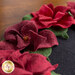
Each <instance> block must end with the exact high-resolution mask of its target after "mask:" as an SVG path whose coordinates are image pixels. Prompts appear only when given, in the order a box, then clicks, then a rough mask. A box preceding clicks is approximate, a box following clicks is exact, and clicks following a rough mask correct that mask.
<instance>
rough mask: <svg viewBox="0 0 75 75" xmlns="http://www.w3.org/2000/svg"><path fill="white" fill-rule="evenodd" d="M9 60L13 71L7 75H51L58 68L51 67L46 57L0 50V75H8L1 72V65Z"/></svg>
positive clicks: (55, 66)
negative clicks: (12, 65)
mask: <svg viewBox="0 0 75 75" xmlns="http://www.w3.org/2000/svg"><path fill="white" fill-rule="evenodd" d="M6 60H11V61H12V62H13V63H14V65H15V69H14V71H13V72H12V73H10V74H9V75H51V71H53V70H55V69H56V68H57V66H58V64H56V65H54V66H53V65H51V63H50V62H48V61H47V60H46V57H45V56H43V55H40V54H33V53H31V54H30V53H28V52H25V53H23V54H21V53H20V52H19V51H18V50H17V51H14V50H0V75H8V74H6V73H4V72H3V71H2V68H1V66H2V63H3V62H4V61H6Z"/></svg>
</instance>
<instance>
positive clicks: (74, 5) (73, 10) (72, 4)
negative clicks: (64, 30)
mask: <svg viewBox="0 0 75 75" xmlns="http://www.w3.org/2000/svg"><path fill="white" fill-rule="evenodd" d="M67 4H68V6H69V7H71V9H70V11H71V13H72V14H73V16H74V18H75V2H68V3H67Z"/></svg>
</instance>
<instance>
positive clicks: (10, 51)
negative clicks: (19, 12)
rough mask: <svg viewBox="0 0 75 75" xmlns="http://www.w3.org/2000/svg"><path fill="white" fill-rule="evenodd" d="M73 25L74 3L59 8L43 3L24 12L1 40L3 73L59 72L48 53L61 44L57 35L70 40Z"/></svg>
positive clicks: (49, 74)
mask: <svg viewBox="0 0 75 75" xmlns="http://www.w3.org/2000/svg"><path fill="white" fill-rule="evenodd" d="M74 25H75V2H68V5H67V6H57V7H54V6H53V4H48V5H45V4H44V5H42V6H41V8H40V9H39V10H38V11H36V12H31V13H30V14H28V15H25V16H24V17H23V18H22V21H21V22H20V23H18V24H15V25H12V26H10V27H8V28H7V29H6V30H5V33H4V37H3V38H4V40H1V41H0V75H60V74H57V73H55V72H54V70H55V69H56V68H57V67H58V64H56V65H52V64H51V60H50V58H49V56H50V55H51V53H52V47H54V46H58V45H59V42H58V39H57V37H58V36H59V37H62V38H64V39H69V35H68V33H67V32H68V28H69V27H71V26H74ZM51 59H52V56H51ZM60 61H61V60H60ZM60 65H61V64H60ZM13 68H14V69H13Z"/></svg>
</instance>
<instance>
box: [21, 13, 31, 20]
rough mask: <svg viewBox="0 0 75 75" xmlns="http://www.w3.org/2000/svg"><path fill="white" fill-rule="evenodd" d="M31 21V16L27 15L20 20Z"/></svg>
mask: <svg viewBox="0 0 75 75" xmlns="http://www.w3.org/2000/svg"><path fill="white" fill-rule="evenodd" d="M31 19H32V15H30V14H28V15H25V16H24V17H23V18H22V20H31Z"/></svg>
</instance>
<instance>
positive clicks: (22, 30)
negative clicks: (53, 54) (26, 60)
mask: <svg viewBox="0 0 75 75" xmlns="http://www.w3.org/2000/svg"><path fill="white" fill-rule="evenodd" d="M4 37H5V41H4V42H0V49H4V50H7V49H10V48H11V49H15V50H17V49H20V50H22V49H25V48H26V49H27V50H32V51H36V50H37V49H39V48H49V47H52V46H54V45H58V42H57V38H56V36H55V34H54V33H53V32H52V31H50V30H43V31H40V32H39V33H38V28H37V27H36V25H35V24H34V23H33V22H32V21H22V22H21V23H19V24H16V25H13V26H11V27H9V28H7V30H6V32H5V34H4ZM8 46H9V47H8Z"/></svg>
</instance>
